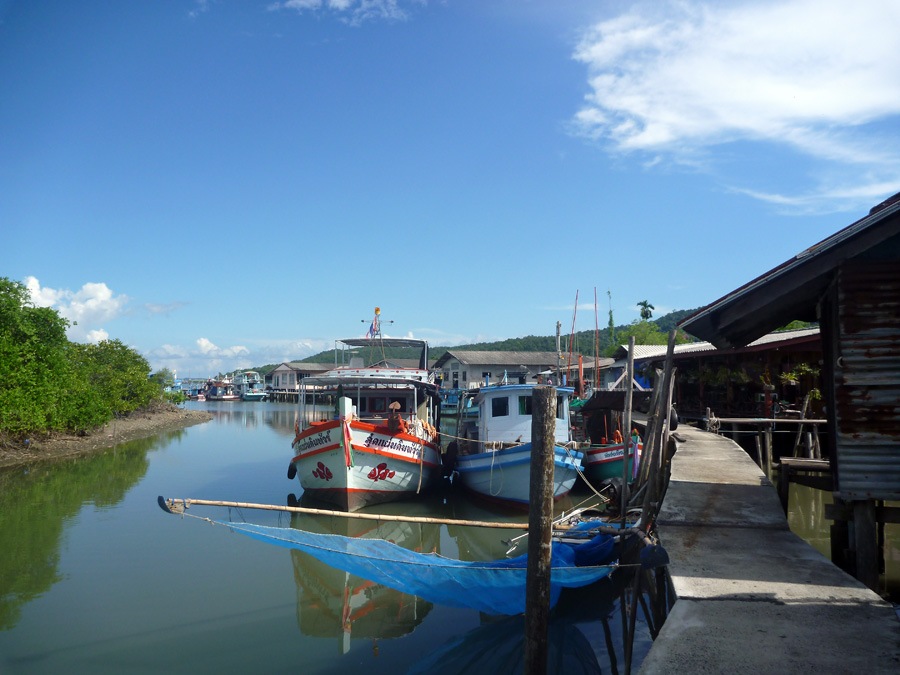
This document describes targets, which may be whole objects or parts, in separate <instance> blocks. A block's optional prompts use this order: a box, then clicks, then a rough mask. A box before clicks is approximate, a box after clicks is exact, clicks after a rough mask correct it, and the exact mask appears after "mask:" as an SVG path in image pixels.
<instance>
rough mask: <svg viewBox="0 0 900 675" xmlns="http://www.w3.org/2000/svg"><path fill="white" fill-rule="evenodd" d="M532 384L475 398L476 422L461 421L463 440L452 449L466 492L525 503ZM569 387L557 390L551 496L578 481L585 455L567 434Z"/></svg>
mask: <svg viewBox="0 0 900 675" xmlns="http://www.w3.org/2000/svg"><path fill="white" fill-rule="evenodd" d="M534 387H535V385H533V384H500V385H495V386H488V387H482V388H481V389H478V390H473V391H472V392H467V393H466V394H464V397H465V396H472V397H474V400H475V402H476V404H477V407H478V419H477V420H472V421H469V422H466V423H463V421H462V420H461V422H460V431H459V432H458V436H459V439H458V440H457V441H454V444H455V446H454V444H451V446H454V447H449V448H448V455H450V456H452V457H454V470H455V472H456V474H457V475H458V476H459V482H460V483H461V484H462V486H463V487H464V488H466V489H467V490H470V491H472V492H474V493H476V494H479V495H481V496H483V497H485V498H488V499H491V500H496V501H500V502H504V503H507V504H516V505H527V504H528V503H529V486H530V480H531V478H530V476H531V452H532V446H531V443H530V442H523V439H530V438H531V417H532V414H531V398H532V392H533V390H534ZM573 392H574V390H573V389H571V388H568V387H559V388H558V389H557V395H558V398H557V409H556V425H555V431H554V434H555V436H554V437H555V446H554V468H553V497H554V499H560V498H561V497H564V496H565V495H567V494H568V493H569V491H570V490H571V489H572V487H573V486H574V484H575V480H576V479H577V478H578V471H579V469H580V468H581V460H582V454H581V453H580V452H578V451H577V450H575V449H574V447H573V444H572V443H571V438H570V436H569V397H570V396H571V395H572V393H573Z"/></svg>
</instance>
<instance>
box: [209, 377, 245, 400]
mask: <svg viewBox="0 0 900 675" xmlns="http://www.w3.org/2000/svg"><path fill="white" fill-rule="evenodd" d="M206 400H207V401H240V400H241V396H240V394H238V393H237V392H236V391H235V389H234V384H233V383H232V382H231V381H230V380H216V381H211V382H209V383H208V384H207V386H206Z"/></svg>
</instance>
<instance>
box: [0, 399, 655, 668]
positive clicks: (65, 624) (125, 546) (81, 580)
mask: <svg viewBox="0 0 900 675" xmlns="http://www.w3.org/2000/svg"><path fill="white" fill-rule="evenodd" d="M188 406H189V407H194V408H202V409H208V410H211V411H212V412H213V413H214V414H215V419H214V420H213V421H211V422H209V423H206V424H201V425H197V426H193V427H189V428H187V429H184V430H181V431H178V432H173V433H167V434H163V435H160V436H157V437H154V438H150V439H144V440H140V441H133V442H129V443H124V444H121V445H119V446H118V447H116V448H115V449H113V450H110V451H109V452H106V453H104V454H102V455H99V456H96V457H90V458H84V459H78V460H72V461H68V462H64V463H56V464H48V465H46V466H35V467H32V468H31V469H30V470H23V469H21V468H17V469H12V470H0V542H2V548H0V673H4V674H18V673H42V674H43V673H49V672H66V673H159V672H163V671H167V672H176V673H182V672H183V673H223V672H229V673H231V672H247V673H250V672H266V673H275V672H289V671H290V672H303V673H343V674H346V673H368V674H373V673H416V672H422V673H426V672H427V673H430V674H434V673H462V672H486V671H489V670H493V671H494V672H495V673H498V674H499V673H507V672H515V671H516V670H517V669H518V670H521V665H520V661H519V659H520V658H521V653H522V649H523V647H522V635H523V631H524V628H523V623H522V620H521V618H496V617H488V616H484V615H480V614H479V613H478V612H475V611H473V610H465V609H457V608H449V607H444V606H440V605H433V604H432V603H429V602H425V601H423V600H421V599H419V598H416V597H414V596H409V595H405V594H402V593H399V592H396V591H393V590H390V589H387V588H384V587H382V586H377V585H374V584H371V583H369V582H366V581H365V580H363V579H360V578H358V577H355V576H352V575H347V574H345V573H344V572H340V571H338V570H334V569H331V568H328V567H326V566H324V565H322V564H321V563H318V562H317V561H315V560H314V559H312V558H310V557H309V556H307V555H305V554H303V553H300V552H297V551H290V550H286V549H283V548H280V547H276V546H271V545H267V544H264V543H260V542H258V541H255V540H253V539H250V538H248V537H245V536H242V535H240V534H236V533H233V532H231V531H230V530H229V529H228V528H227V527H223V526H220V525H212V524H209V523H207V522H203V521H201V520H198V519H196V518H182V517H178V516H172V515H166V514H165V513H163V511H162V510H160V508H159V507H158V506H157V503H156V500H157V496H158V495H164V496H165V497H188V498H202V499H224V500H235V501H243V502H260V503H271V504H286V503H287V501H288V495H289V494H291V493H294V494H297V496H298V497H299V496H300V495H299V490H300V487H299V483H298V482H297V481H296V480H295V481H289V480H288V479H287V476H286V471H287V466H288V461H289V459H290V457H291V448H290V443H291V439H292V437H293V424H294V406H292V405H288V404H276V403H214V402H209V403H190V404H188ZM375 509H376V510H378V511H379V512H382V513H408V514H414V515H416V514H417V515H432V516H442V517H448V518H478V519H487V520H496V519H520V520H525V518H524V516H520V515H515V514H507V513H502V512H500V513H498V512H494V511H491V510H488V509H486V508H485V507H482V506H479V505H477V504H473V503H471V500H470V499H469V498H460V497H459V496H457V495H454V494H453V493H448V494H437V495H433V496H431V497H430V498H429V499H422V500H420V501H415V502H403V503H402V504H401V503H395V504H389V505H384V506H382V507H375ZM370 510H372V509H370ZM189 512H190V513H191V514H193V515H198V516H209V517H212V518H216V519H220V520H229V519H231V520H239V521H243V520H247V521H251V522H261V523H265V524H273V525H281V526H284V527H290V526H294V527H302V528H304V529H309V530H313V531H321V532H337V533H341V534H349V535H353V536H358V535H366V536H379V537H384V538H389V539H392V540H394V541H396V542H397V543H400V544H401V545H404V546H407V547H409V548H414V549H417V550H423V551H432V550H435V551H438V552H439V553H441V554H442V555H444V556H447V557H458V558H461V559H491V558H499V557H503V556H504V554H505V553H506V549H507V548H508V547H507V546H506V545H505V544H504V543H503V542H502V539H505V538H508V537H509V536H510V533H509V531H504V530H486V529H476V528H461V527H450V526H446V525H418V524H415V525H413V524H408V523H387V522H385V523H378V522H374V521H352V520H345V519H340V518H327V517H309V516H296V515H294V516H293V521H292V519H291V516H290V515H288V514H275V513H269V512H260V511H243V512H242V511H239V510H235V509H213V508H208V507H199V506H195V507H193V508H191V509H190V511H189ZM524 550H525V549H524V548H522V549H520V550H519V551H517V553H519V552H524ZM622 577H624V575H616V576H615V577H614V579H613V580H607V581H605V582H601V583H599V584H597V585H595V586H593V587H590V588H589V589H587V590H580V591H578V592H576V593H574V594H570V595H564V596H563V599H562V600H561V602H560V605H559V607H558V608H557V610H556V611H555V612H554V623H553V625H552V627H551V630H550V654H551V672H564V671H565V672H567V673H579V672H607V673H615V672H624V663H625V657H624V649H623V638H622V635H623V630H622V628H623V623H624V616H623V606H628V604H630V603H629V601H628V599H627V598H626V602H625V604H624V605H623V603H622V601H621V598H622V596H621V595H620V592H621V591H622V588H621V587H622V586H623V585H624V582H623V580H620V581H619V582H618V583H617V582H616V581H615V578H619V579H622ZM649 646H650V636H649V629H648V628H647V625H646V623H645V621H644V617H643V615H642V614H641V612H638V615H637V629H636V646H635V651H634V664H635V667H634V670H635V671H636V670H637V665H638V664H639V663H640V661H641V659H642V658H643V656H644V655H645V654H646V652H647V650H648V649H649ZM517 664H518V665H517Z"/></svg>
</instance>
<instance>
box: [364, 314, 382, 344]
mask: <svg viewBox="0 0 900 675" xmlns="http://www.w3.org/2000/svg"><path fill="white" fill-rule="evenodd" d="M379 314H381V308H380V307H376V308H375V318H374V319H372V323H371V325H370V326H369V330H367V331H366V337H367V338H373V337H375V336H376V335H378V333H379V332H381V325H380V324H379V323H378V315H379Z"/></svg>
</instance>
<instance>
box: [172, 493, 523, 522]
mask: <svg viewBox="0 0 900 675" xmlns="http://www.w3.org/2000/svg"><path fill="white" fill-rule="evenodd" d="M157 502H158V503H159V506H160V508H162V510H163V511H165V512H167V513H175V514H178V513H183V512H184V510H185V509H187V508H190V507H191V506H194V505H197V506H226V507H229V508H235V509H262V510H265V511H286V512H288V513H306V514H310V515H317V516H337V517H338V518H358V519H360V520H380V521H399V522H403V523H434V524H436V525H467V526H469V527H493V528H500V529H507V530H527V529H528V524H527V523H499V522H495V521H489V520H455V519H452V518H431V517H428V516H394V515H389V514H383V513H351V512H348V511H331V510H328V509H310V508H306V507H303V506H282V505H281V504H254V503H252V502H230V501H224V500H214V499H165V498H164V497H162V496H160V497H158V498H157Z"/></svg>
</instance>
